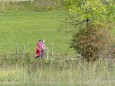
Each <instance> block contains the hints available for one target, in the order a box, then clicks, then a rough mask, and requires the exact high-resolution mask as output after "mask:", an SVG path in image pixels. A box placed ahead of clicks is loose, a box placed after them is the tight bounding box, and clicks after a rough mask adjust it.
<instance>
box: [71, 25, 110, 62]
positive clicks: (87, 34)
mask: <svg viewBox="0 0 115 86" xmlns="http://www.w3.org/2000/svg"><path fill="white" fill-rule="evenodd" d="M110 28H111V25H110V24H95V25H93V24H92V25H89V26H88V27H86V28H84V29H80V30H79V31H78V32H77V33H75V34H74V35H73V39H72V42H71V47H72V48H74V49H75V50H76V52H77V53H79V54H81V56H82V57H83V58H84V59H86V60H87V61H95V60H96V59H97V58H99V57H100V56H101V55H103V54H102V53H104V55H105V54H106V53H107V52H105V50H106V49H107V48H108V46H110V45H111V42H112V39H111V35H110V31H109V30H110Z"/></svg>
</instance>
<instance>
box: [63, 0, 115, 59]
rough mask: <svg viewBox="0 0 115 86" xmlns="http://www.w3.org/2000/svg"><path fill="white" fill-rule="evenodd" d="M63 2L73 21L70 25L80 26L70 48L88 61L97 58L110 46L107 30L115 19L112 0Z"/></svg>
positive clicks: (67, 0) (73, 0) (72, 0)
mask: <svg viewBox="0 0 115 86" xmlns="http://www.w3.org/2000/svg"><path fill="white" fill-rule="evenodd" d="M65 2H66V5H65V7H66V8H67V9H69V14H70V16H71V19H72V20H73V21H72V24H73V25H74V26H81V25H82V26H81V27H80V28H79V31H76V33H75V34H74V35H73V39H72V43H71V47H73V48H74V49H75V50H76V51H77V53H80V54H81V55H82V56H83V57H84V58H85V59H87V60H88V61H90V60H95V59H97V58H99V55H100V52H101V53H102V51H104V50H105V48H106V47H107V46H109V44H111V43H110V42H111V40H110V34H109V30H110V28H112V26H113V25H112V22H113V21H114V19H115V16H114V10H115V6H114V2H113V0H109V1H105V0H65ZM105 2H106V3H105ZM76 17H77V18H76Z"/></svg>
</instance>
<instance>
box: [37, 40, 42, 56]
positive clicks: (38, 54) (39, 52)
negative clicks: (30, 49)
mask: <svg viewBox="0 0 115 86" xmlns="http://www.w3.org/2000/svg"><path fill="white" fill-rule="evenodd" d="M41 50H42V40H39V41H38V43H37V49H36V56H35V58H39V57H41V56H42V53H41Z"/></svg>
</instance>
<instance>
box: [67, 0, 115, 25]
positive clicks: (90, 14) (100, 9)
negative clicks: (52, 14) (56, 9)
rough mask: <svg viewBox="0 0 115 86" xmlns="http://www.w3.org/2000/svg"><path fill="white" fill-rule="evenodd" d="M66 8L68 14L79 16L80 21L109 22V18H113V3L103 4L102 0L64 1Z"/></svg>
mask: <svg viewBox="0 0 115 86" xmlns="http://www.w3.org/2000/svg"><path fill="white" fill-rule="evenodd" d="M65 2H66V7H67V9H69V11H70V12H73V13H75V15H76V14H78V15H79V17H80V18H79V19H80V20H82V21H83V20H86V19H90V20H91V21H92V23H102V22H107V21H110V19H109V17H112V18H113V19H114V18H115V16H114V13H115V11H114V3H113V0H111V2H109V3H107V4H104V1H103V0H65Z"/></svg>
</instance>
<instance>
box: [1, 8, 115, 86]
mask: <svg viewBox="0 0 115 86" xmlns="http://www.w3.org/2000/svg"><path fill="white" fill-rule="evenodd" d="M63 13H64V12H63V11H53V10H52V11H45V12H31V11H29V12H27V11H25V12H24V11H21V12H5V13H3V12H0V86H32V85H33V86H115V73H114V71H115V63H114V61H111V60H110V59H103V58H102V59H99V60H98V61H96V62H94V63H87V62H84V61H81V60H72V61H71V60H61V59H57V60H46V59H44V60H40V59H37V60H35V59H34V58H32V56H31V54H35V50H36V44H37V42H38V40H39V39H45V40H46V45H47V47H48V49H49V53H50V54H51V47H52V42H53V45H54V46H53V47H54V52H55V54H63V57H66V55H67V54H71V56H70V57H73V56H74V51H73V49H71V48H69V46H70V39H71V36H72V32H67V31H68V29H72V27H70V26H67V25H65V24H64V19H65V15H64V14H63ZM112 34H113V36H115V35H114V34H115V29H113V31H112ZM16 45H17V48H18V49H19V53H22V52H23V47H24V46H25V54H26V55H25V56H24V57H22V56H20V55H19V56H18V59H17V58H16V57H15V55H14V54H15V53H16ZM6 54H7V55H6ZM12 54H13V55H14V56H13V55H12ZM56 57H58V58H59V57H62V55H57V56H56Z"/></svg>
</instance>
